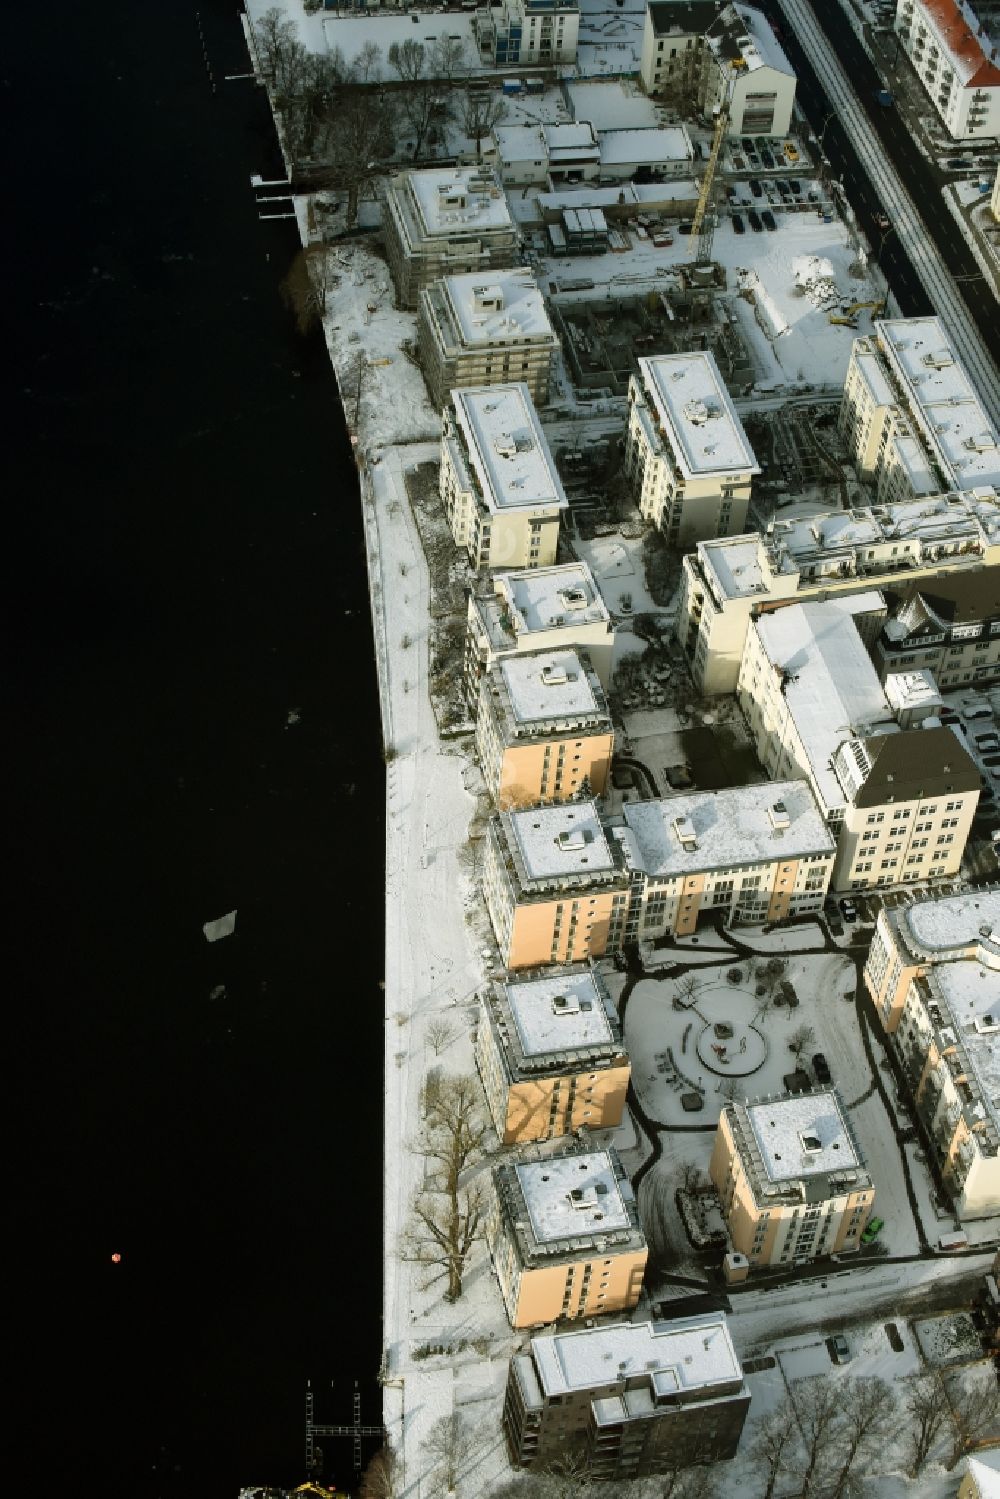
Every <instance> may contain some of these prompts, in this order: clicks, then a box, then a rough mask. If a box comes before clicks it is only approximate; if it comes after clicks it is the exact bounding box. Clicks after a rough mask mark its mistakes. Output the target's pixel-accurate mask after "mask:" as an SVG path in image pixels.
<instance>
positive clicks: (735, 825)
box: [612, 780, 835, 941]
mask: <svg viewBox="0 0 1000 1499" xmlns="http://www.w3.org/2000/svg"><path fill="white" fill-rule="evenodd" d="M621 821H622V823H623V824H624V826H622V827H618V828H613V829H612V835H613V836H614V837H616V838H617V840H618V842H619V844H620V846H621V849H622V852H623V854H624V856H625V863H626V865H627V867H628V869H629V871H630V874H631V879H632V886H631V899H630V901H629V908H628V914H627V916H626V922H625V940H626V941H652V940H655V939H656V938H657V937H662V936H665V935H667V934H669V935H671V936H675V937H684V936H688V935H690V933H691V932H693V931H694V930H695V928H696V927H697V925H698V919H699V917H700V916H704V915H709V916H713V915H721V917H722V919H723V920H724V922H725V923H726V925H727V926H739V925H741V924H750V925H759V924H761V923H763V922H765V921H783V920H785V918H786V917H789V916H801V915H804V914H805V913H806V912H808V911H818V910H820V909H821V908H822V905H823V902H824V900H825V898H826V892H827V889H828V887H829V884H830V876H831V873H832V870H833V859H834V849H835V845H834V841H833V838H832V837H831V835H830V833H829V831H828V829H827V827H826V825H825V824H824V821H823V818H822V816H821V814H820V811H819V808H818V807H817V805H816V801H815V798H814V797H813V794H812V791H811V790H810V788H809V786H808V785H807V784H806V783H805V781H792V780H782V781H768V782H767V783H766V784H765V785H756V786H727V787H724V788H723V789H722V790H720V791H693V792H682V793H680V794H678V795H677V796H667V797H661V798H658V799H656V800H653V801H645V802H627V803H626V804H625V806H624V807H623V808H622V815H621Z"/></svg>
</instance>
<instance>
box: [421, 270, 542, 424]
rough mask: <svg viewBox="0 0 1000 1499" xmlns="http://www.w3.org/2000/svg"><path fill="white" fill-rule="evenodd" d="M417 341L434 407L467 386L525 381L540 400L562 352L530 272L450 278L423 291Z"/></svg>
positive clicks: (444, 278)
mask: <svg viewBox="0 0 1000 1499" xmlns="http://www.w3.org/2000/svg"><path fill="white" fill-rule="evenodd" d="M417 347H418V349H419V351H420V358H421V363H422V364H423V367H424V375H425V377H426V379H427V385H428V389H429V390H430V393H431V399H432V401H433V402H434V405H435V406H436V407H437V408H438V410H439V411H440V410H441V409H442V408H443V407H444V405H445V403H446V402H447V400H448V392H449V391H451V390H458V389H461V388H464V387H467V386H470V385H478V386H484V385H509V384H510V383H511V382H512V381H516V382H518V383H519V384H522V385H526V386H527V387H528V390H529V392H530V394H531V399H532V400H533V401H534V402H535V404H536V405H537V406H544V405H545V404H546V402H547V401H548V399H549V380H550V378H551V373H552V360H553V358H554V357H555V355H556V353H557V352H558V350H559V340H558V338H557V337H556V335H555V333H554V331H553V328H552V324H551V323H550V322H549V315H548V313H547V312H546V310H545V300H544V298H543V297H542V294H541V292H540V291H539V289H538V283H537V282H536V281H535V278H534V276H533V275H532V274H531V272H530V271H528V270H524V269H520V268H519V269H516V270H510V271H497V272H491V273H490V276H489V278H488V279H486V280H484V279H483V277H482V276H480V275H479V274H478V273H475V274H473V275H471V276H445V277H443V278H442V280H440V281H434V282H432V283H431V285H430V286H425V287H424V288H423V290H422V291H421V293H420V300H419V308H418V316H417Z"/></svg>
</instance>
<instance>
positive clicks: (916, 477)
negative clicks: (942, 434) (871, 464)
mask: <svg viewBox="0 0 1000 1499" xmlns="http://www.w3.org/2000/svg"><path fill="white" fill-rule="evenodd" d="M890 441H891V444H892V449H893V452H894V454H895V458H896V463H897V464H898V466H899V467H900V468H901V469H903V471H904V472H905V474H906V478H907V482H908V483H909V486H910V488H911V489H912V490H913V493H914V494H916V495H923V494H934V493H935V492H936V490H937V488H938V480H937V477H936V475H935V473H934V470H933V469H932V468H931V466H930V464H929V463H928V461H927V454H926V453H925V452H924V450H923V448H922V447H921V446H920V443H919V442H918V441H917V439H916V438H915V437H910V436H909V435H903V434H901V435H900V436H898V437H893V438H891V439H890Z"/></svg>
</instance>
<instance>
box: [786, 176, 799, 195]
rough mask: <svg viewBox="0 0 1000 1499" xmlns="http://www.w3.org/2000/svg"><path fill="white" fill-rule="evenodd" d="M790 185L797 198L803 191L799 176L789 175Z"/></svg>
mask: <svg viewBox="0 0 1000 1499" xmlns="http://www.w3.org/2000/svg"><path fill="white" fill-rule="evenodd" d="M788 186H789V187H790V188H791V190H792V192H793V194H794V195H795V197H796V198H797V197H798V196H799V193H801V191H802V183H801V182H800V181H799V179H798V178H797V177H789V179H788Z"/></svg>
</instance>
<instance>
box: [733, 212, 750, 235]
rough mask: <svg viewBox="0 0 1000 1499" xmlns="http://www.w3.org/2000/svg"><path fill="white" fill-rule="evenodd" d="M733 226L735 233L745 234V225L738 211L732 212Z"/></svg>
mask: <svg viewBox="0 0 1000 1499" xmlns="http://www.w3.org/2000/svg"><path fill="white" fill-rule="evenodd" d="M733 228H734V229H735V230H736V233H737V234H746V232H747V231H746V226H745V225H744V223H743V220H742V218H741V217H740V215H739V214H738V213H734V214H733Z"/></svg>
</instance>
